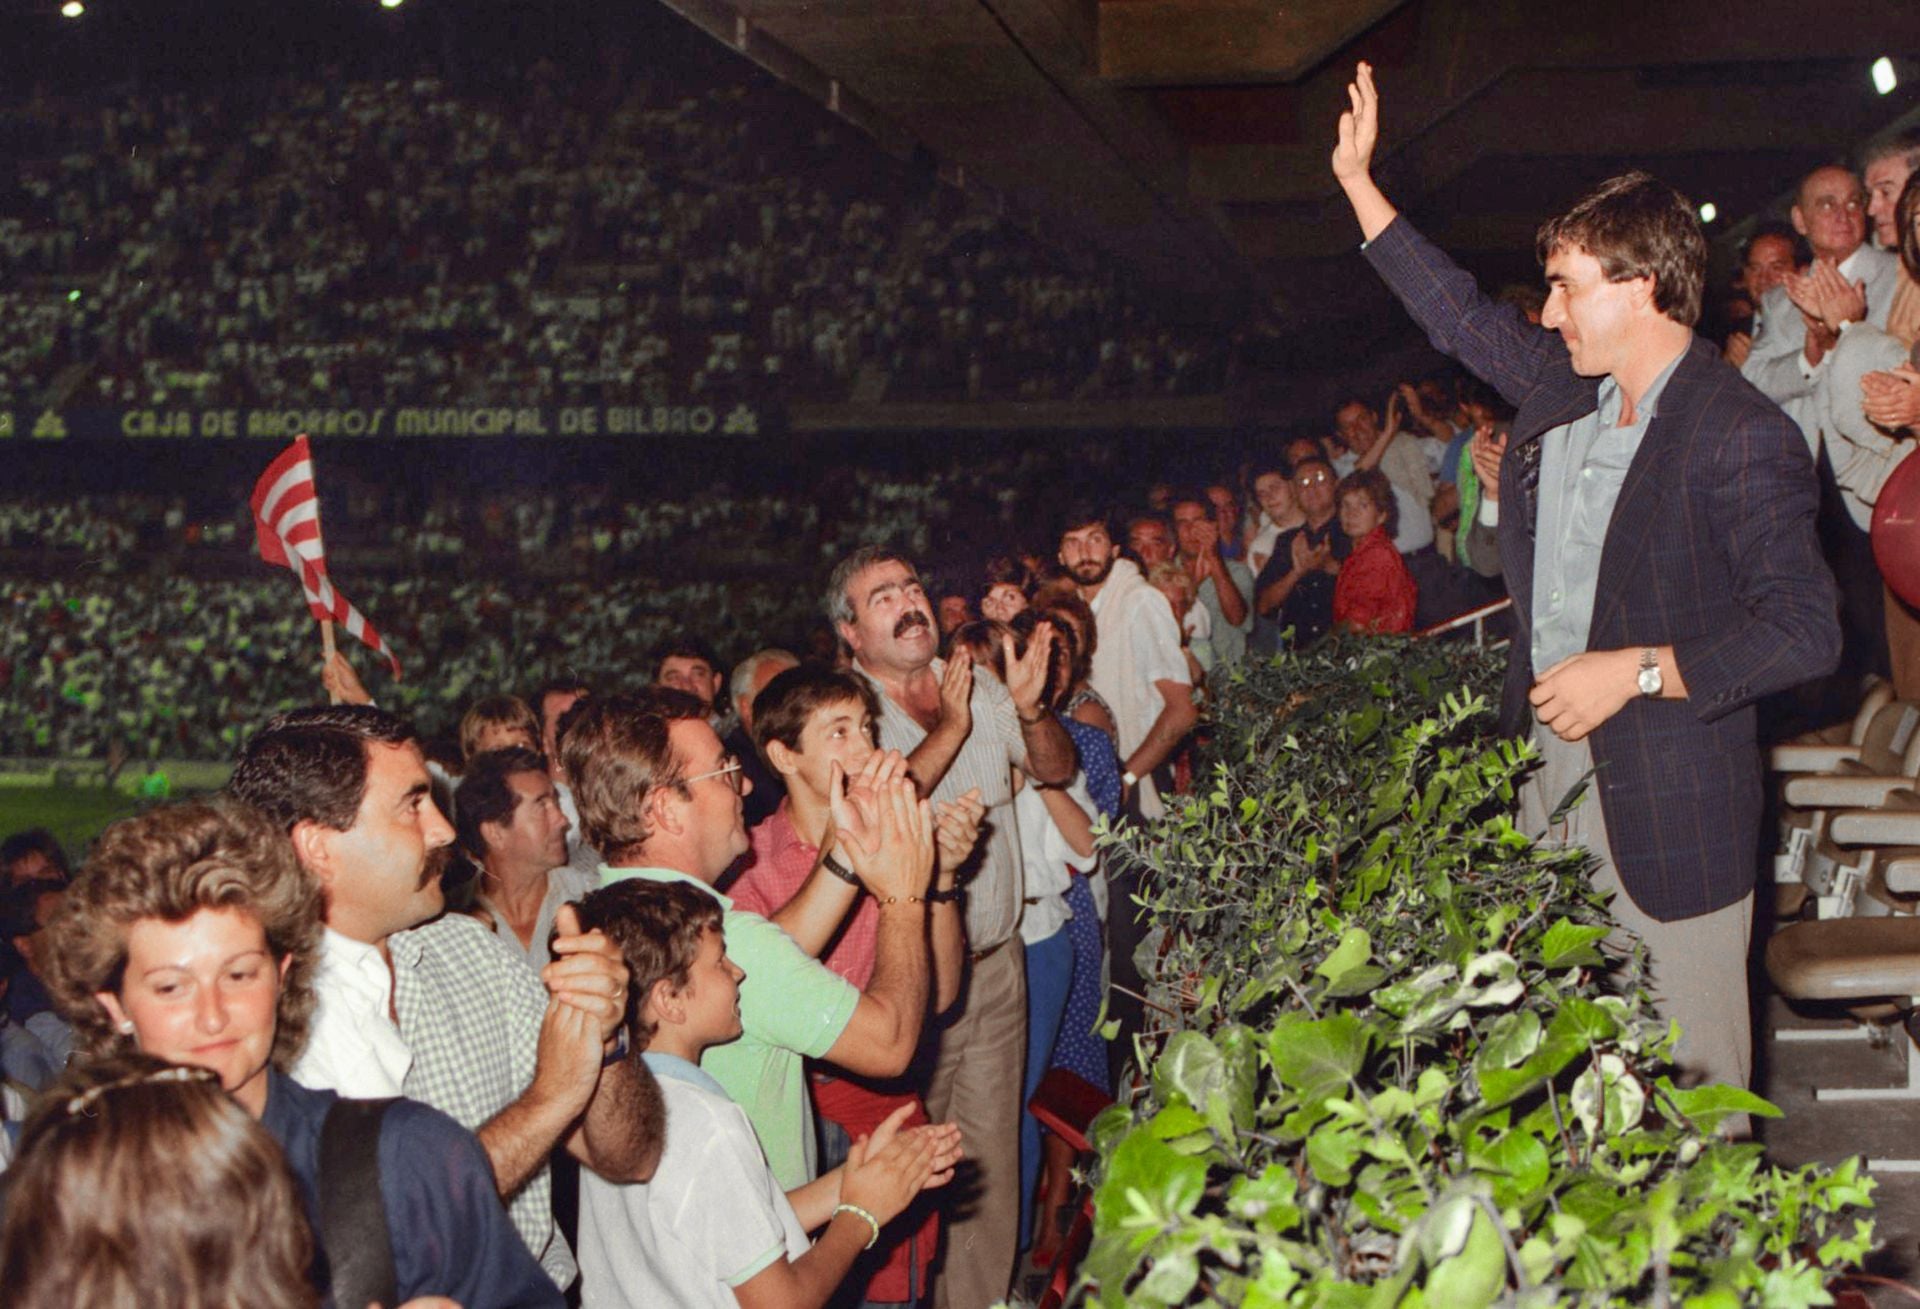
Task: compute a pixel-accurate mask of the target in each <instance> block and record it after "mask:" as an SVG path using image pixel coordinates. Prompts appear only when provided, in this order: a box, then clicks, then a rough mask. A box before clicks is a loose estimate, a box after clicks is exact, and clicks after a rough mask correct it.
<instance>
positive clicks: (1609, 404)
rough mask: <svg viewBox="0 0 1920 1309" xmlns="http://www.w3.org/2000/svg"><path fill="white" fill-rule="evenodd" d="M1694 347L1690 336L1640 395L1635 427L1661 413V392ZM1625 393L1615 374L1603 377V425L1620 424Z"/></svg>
mask: <svg viewBox="0 0 1920 1309" xmlns="http://www.w3.org/2000/svg"><path fill="white" fill-rule="evenodd" d="M1692 349H1693V338H1692V337H1691V336H1689V337H1688V338H1687V344H1686V348H1685V349H1683V350H1681V351H1680V353H1679V354H1677V355H1675V356H1674V357H1673V359H1672V361H1671V362H1670V363H1668V364H1667V366H1666V367H1665V368H1663V369H1661V370H1660V376H1658V377H1656V378H1654V379H1653V385H1652V386H1650V387H1648V388H1647V393H1646V394H1645V395H1643V396H1641V397H1640V404H1639V405H1638V407H1636V408H1635V410H1634V426H1635V427H1645V426H1646V425H1647V424H1648V423H1651V422H1652V421H1653V420H1654V418H1655V417H1656V416H1657V415H1658V414H1659V412H1660V393H1661V392H1663V391H1665V390H1666V389H1667V383H1668V382H1669V381H1671V380H1672V378H1673V370H1674V369H1676V368H1678V367H1679V366H1680V361H1681V360H1682V359H1685V358H1686V357H1687V354H1688V353H1689V352H1690V351H1691V350H1692ZM1624 394H1625V393H1624V392H1623V391H1622V390H1621V387H1620V383H1619V381H1618V379H1616V378H1615V377H1614V376H1613V374H1611V373H1609V374H1607V375H1606V377H1604V378H1602V379H1601V381H1600V395H1599V400H1600V422H1601V425H1602V426H1605V427H1615V426H1618V425H1619V418H1620V405H1621V400H1622V397H1623V396H1624Z"/></svg>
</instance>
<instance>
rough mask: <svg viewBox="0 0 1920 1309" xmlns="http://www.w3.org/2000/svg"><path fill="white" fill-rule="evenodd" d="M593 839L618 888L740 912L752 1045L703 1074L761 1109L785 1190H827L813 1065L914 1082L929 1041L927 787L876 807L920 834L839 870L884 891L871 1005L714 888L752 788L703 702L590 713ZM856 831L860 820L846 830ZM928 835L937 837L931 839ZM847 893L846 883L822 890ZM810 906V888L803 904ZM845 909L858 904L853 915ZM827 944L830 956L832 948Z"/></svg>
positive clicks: (858, 853) (737, 925)
mask: <svg viewBox="0 0 1920 1309" xmlns="http://www.w3.org/2000/svg"><path fill="white" fill-rule="evenodd" d="M560 750H561V753H562V754H563V755H564V756H565V758H566V765H567V775H568V776H569V777H571V778H573V786H574V798H575V799H576V800H577V801H578V802H579V805H580V822H581V824H582V825H583V826H584V827H585V828H586V830H587V839H588V840H589V841H591V842H592V843H593V845H594V846H595V847H596V848H597V849H600V850H603V851H605V852H606V857H607V864H606V866H605V867H604V868H602V869H601V870H600V877H601V883H602V885H611V884H613V883H614V882H619V881H625V880H627V879H629V878H636V877H638V878H644V879H646V880H648V881H655V882H691V883H693V884H695V885H697V886H699V887H701V888H702V889H704V890H707V891H709V892H711V893H712V895H713V897H714V898H715V899H716V900H718V901H719V902H720V904H721V907H722V908H723V909H724V910H725V912H726V934H727V954H728V956H729V957H730V958H731V959H732V960H733V961H734V962H735V963H736V964H738V965H739V966H740V967H741V968H743V969H745V970H746V978H745V979H744V980H743V981H742V982H741V984H740V1023H741V1027H742V1035H741V1037H740V1039H739V1040H737V1041H733V1042H730V1043H728V1044H725V1045H716V1046H712V1047H709V1048H708V1050H707V1052H706V1053H705V1054H704V1055H703V1056H702V1057H701V1060H700V1066H701V1068H702V1069H704V1070H705V1071H706V1072H707V1074H708V1075H710V1076H711V1077H712V1078H713V1079H714V1080H715V1081H717V1082H719V1083H720V1085H721V1086H722V1087H723V1088H724V1089H725V1090H726V1093H727V1095H728V1096H729V1097H730V1098H731V1099H732V1100H733V1101H734V1102H735V1103H736V1104H738V1105H739V1106H740V1107H741V1108H742V1109H744V1110H746V1113H747V1118H748V1120H749V1121H750V1122H751V1123H752V1124H753V1130H754V1132H755V1133H756V1134H757V1135H758V1136H759V1138H760V1145H761V1147H762V1148H763V1149H764V1150H765V1151H766V1153H767V1163H768V1165H769V1166H770V1167H771V1168H772V1169H773V1175H774V1177H775V1178H776V1179H778V1181H779V1183H780V1186H781V1187H782V1189H784V1190H792V1189H793V1188H795V1187H798V1186H803V1185H805V1184H806V1183H807V1182H809V1181H811V1180H813V1177H814V1174H815V1172H816V1168H817V1162H818V1160H817V1153H818V1152H817V1148H816V1145H815V1140H814V1127H813V1108H812V1103H811V1101H810V1100H809V1099H808V1096H807V1083H806V1072H805V1069H804V1067H803V1066H802V1060H803V1059H826V1060H830V1061H831V1062H833V1063H834V1064H837V1065H838V1066H840V1067H841V1068H844V1069H846V1070H847V1071H848V1072H851V1073H857V1074H859V1075H861V1076H865V1077H875V1078H891V1077H898V1076H900V1074H902V1073H904V1072H905V1071H906V1069H907V1065H908V1063H910V1062H911V1061H912V1059H913V1052H914V1049H915V1048H916V1047H917V1046H918V1045H919V1043H920V1024H921V1019H922V1018H923V1016H924V1015H925V1013H926V1010H927V989H928V979H929V976H930V973H931V962H930V959H929V955H928V949H927V918H928V912H929V905H928V903H927V893H928V891H929V890H930V889H931V886H930V883H931V880H932V875H933V849H934V848H933V821H932V817H931V814H930V813H928V812H925V806H924V805H923V804H921V802H920V801H919V799H918V796H917V793H916V792H915V791H914V789H913V782H912V780H911V779H910V778H907V777H906V776H905V769H904V768H901V769H899V770H898V774H899V775H898V777H897V778H896V779H895V780H893V781H892V782H889V783H884V784H882V785H881V786H880V787H878V788H877V790H876V794H875V795H874V796H872V797H869V798H871V799H873V800H874V801H875V802H876V803H885V804H886V805H887V806H889V809H890V810H891V809H892V808H894V807H896V806H897V807H898V808H899V810H900V812H902V813H904V814H907V815H910V816H911V821H910V822H909V823H907V825H906V826H907V828H910V829H911V830H905V829H903V828H902V827H900V826H899V825H897V824H896V825H894V826H888V825H886V824H883V823H880V822H878V820H877V816H876V822H875V824H874V825H873V826H872V827H867V826H865V825H864V824H861V830H860V832H858V833H856V834H855V835H857V836H862V837H864V836H868V835H870V836H872V837H873V840H872V841H871V842H870V843H867V844H862V841H861V840H857V839H855V840H844V841H841V842H839V843H838V845H837V849H836V851H835V857H836V858H837V859H840V860H842V861H844V864H845V866H846V869H847V871H848V872H850V873H851V874H852V875H854V876H855V877H857V878H858V879H859V880H860V882H861V883H862V884H863V885H864V886H866V887H867V888H868V889H869V890H871V891H872V893H873V898H874V901H875V903H876V904H877V905H878V906H879V914H880V923H879V928H878V930H877V932H876V934H875V942H874V966H873V976H872V978H871V980H870V981H869V982H868V983H867V987H866V990H865V991H861V990H859V989H857V988H856V987H855V986H854V985H853V983H851V982H849V981H847V980H846V979H845V978H843V977H841V976H839V975H838V974H836V973H834V972H832V971H830V970H829V969H828V968H827V966H826V965H825V964H822V963H821V962H820V961H819V960H818V959H816V958H814V957H813V955H812V954H810V953H808V952H807V951H806V950H803V949H802V948H801V947H800V946H799V945H797V944H796V943H795V942H794V939H793V938H792V937H790V936H788V935H787V934H786V932H784V931H782V930H781V929H780V927H779V926H777V925H776V924H774V923H772V922H769V921H768V920H767V919H765V918H763V917H761V916H760V915H759V914H754V913H748V912H746V911H745V910H742V909H736V908H735V907H734V905H733V901H732V900H730V899H728V898H727V897H726V896H724V895H721V894H720V893H719V892H718V891H716V890H714V884H715V883H716V882H718V881H719V880H720V877H721V875H722V874H724V873H725V872H726V871H727V869H728V868H730V867H731V866H732V865H733V861H734V860H735V859H738V858H739V857H740V856H741V855H743V854H745V853H746V851H747V846H748V842H747V830H746V826H745V824H744V823H743V822H742V819H741V800H742V797H743V795H744V794H745V792H746V791H747V790H748V789H749V788H750V787H751V786H752V783H750V782H748V781H747V780H746V779H745V777H744V775H743V774H742V771H741V767H740V761H739V759H737V758H736V757H734V756H733V755H732V754H730V753H728V751H727V748H726V746H725V744H724V743H722V741H721V740H720V738H719V737H718V736H717V735H715V734H714V730H713V728H712V726H711V725H709V724H708V722H707V719H706V712H705V710H704V709H703V708H702V706H701V704H700V702H699V700H697V699H695V698H694V697H693V696H690V695H687V694H685V693H683V692H680V691H673V690H668V689H665V688H658V687H656V688H654V689H653V690H651V691H647V692H644V693H642V694H640V695H611V696H605V697H596V698H595V699H592V700H589V701H587V702H586V705H585V707H584V708H583V709H581V710H580V712H579V714H578V716H577V717H576V718H575V719H574V721H572V722H570V723H569V724H568V725H567V733H566V736H565V737H564V738H563V740H562V741H561V745H560ZM843 816H844V817H847V818H848V819H849V821H850V822H857V821H858V820H857V819H854V818H853V817H852V816H851V815H849V814H847V812H846V810H845V808H844V806H843V807H842V810H841V812H837V813H836V814H835V818H836V821H838V820H840V819H841V818H842V817H843ZM923 829H924V830H923ZM813 880H814V881H816V882H818V883H820V887H819V889H820V890H821V891H822V893H823V894H828V895H832V894H834V892H833V890H832V889H831V887H829V886H828V885H827V883H828V882H830V881H831V878H826V879H821V878H816V879H813ZM808 894H809V891H808V889H807V888H806V887H803V888H802V889H801V891H800V894H799V896H796V897H795V899H796V900H799V899H801V898H803V897H805V896H807V895H808ZM842 908H843V909H844V904H843V905H842ZM824 944H825V941H824V940H822V941H820V942H819V943H817V944H816V945H815V949H818V948H819V945H824Z"/></svg>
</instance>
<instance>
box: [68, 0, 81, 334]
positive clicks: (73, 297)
mask: <svg viewBox="0 0 1920 1309" xmlns="http://www.w3.org/2000/svg"><path fill="white" fill-rule="evenodd" d="M73 2H74V3H75V4H79V3H80V0H73ZM79 299H80V291H79V289H78V288H77V287H76V288H75V289H74V290H71V291H69V292H67V303H68V304H73V303H74V302H76V301H77V300H79Z"/></svg>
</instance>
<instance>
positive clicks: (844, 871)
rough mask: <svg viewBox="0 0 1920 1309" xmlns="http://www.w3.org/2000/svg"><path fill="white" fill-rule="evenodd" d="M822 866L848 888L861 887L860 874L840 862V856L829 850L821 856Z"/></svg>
mask: <svg viewBox="0 0 1920 1309" xmlns="http://www.w3.org/2000/svg"><path fill="white" fill-rule="evenodd" d="M820 866H821V867H822V868H825V869H826V870H827V871H828V872H830V873H832V874H833V875H834V876H835V877H837V878H839V879H840V880H841V881H843V882H845V883H846V884H847V885H848V886H856V887H857V886H861V885H863V883H862V882H861V881H860V874H858V873H856V872H854V871H853V869H851V868H849V867H847V866H846V865H845V864H843V863H841V862H840V856H839V855H837V854H835V853H834V852H833V851H831V850H829V851H827V852H826V853H825V854H823V855H821V856H820Z"/></svg>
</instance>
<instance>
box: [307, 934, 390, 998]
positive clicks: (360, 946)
mask: <svg viewBox="0 0 1920 1309" xmlns="http://www.w3.org/2000/svg"><path fill="white" fill-rule="evenodd" d="M389 948H391V941H390V942H389ZM319 972H321V973H322V974H324V975H325V976H326V978H327V980H328V981H329V982H330V983H332V984H334V985H337V986H339V987H341V988H343V989H345V990H347V991H350V992H351V993H352V994H353V996H354V998H355V999H356V1000H359V1001H362V1002H364V1003H368V1004H370V1005H371V1006H372V1007H374V1008H375V1009H376V1010H377V1011H378V1012H380V1013H383V1014H384V1013H385V1012H386V1011H387V1006H388V1005H389V1004H390V1003H391V1002H392V1000H393V968H392V967H391V966H390V965H389V964H388V963H387V960H386V959H385V958H384V957H383V956H382V955H381V953H380V947H379V946H375V945H368V944H367V943H366V942H365V941H356V940H354V939H353V938H352V937H350V936H342V935H341V934H340V933H338V932H336V931H334V930H333V929H332V928H331V927H327V928H323V929H321V934H320V967H319Z"/></svg>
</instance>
